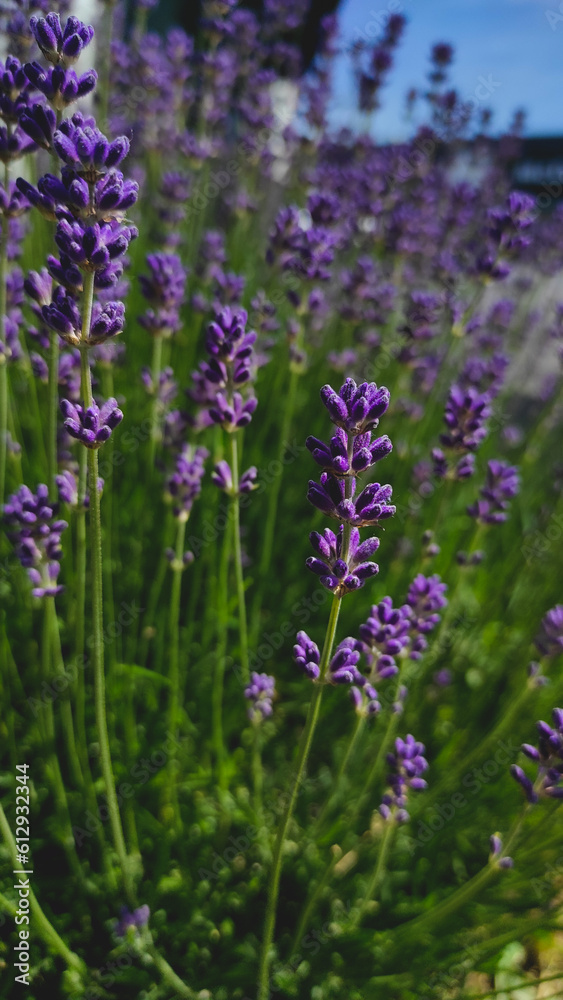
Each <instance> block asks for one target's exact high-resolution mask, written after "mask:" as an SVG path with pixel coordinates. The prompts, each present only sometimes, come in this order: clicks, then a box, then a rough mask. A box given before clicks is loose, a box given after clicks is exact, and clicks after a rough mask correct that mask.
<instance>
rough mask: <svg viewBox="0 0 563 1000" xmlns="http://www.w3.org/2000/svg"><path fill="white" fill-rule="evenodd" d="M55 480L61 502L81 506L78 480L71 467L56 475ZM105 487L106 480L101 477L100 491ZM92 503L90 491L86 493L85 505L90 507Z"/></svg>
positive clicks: (99, 482) (70, 505)
mask: <svg viewBox="0 0 563 1000" xmlns="http://www.w3.org/2000/svg"><path fill="white" fill-rule="evenodd" d="M55 482H56V484H57V489H58V491H59V503H66V504H68V506H69V507H76V508H77V507H79V506H80V498H79V496H78V480H77V478H76V476H75V475H74V473H73V472H71V471H70V470H69V469H65V470H64V472H61V474H60V475H58V476H55ZM103 488H104V481H103V479H102V478H101V477H100V478H99V479H98V493H101V492H102V490H103ZM89 503H90V497H89V496H88V491H87V490H86V493H85V495H84V507H86V508H87V507H88V506H89Z"/></svg>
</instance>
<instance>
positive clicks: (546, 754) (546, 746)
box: [510, 708, 563, 804]
mask: <svg viewBox="0 0 563 1000" xmlns="http://www.w3.org/2000/svg"><path fill="white" fill-rule="evenodd" d="M552 719H553V726H549V725H548V724H547V722H538V723H536V728H537V730H538V734H539V736H538V746H537V747H535V746H533V745H532V744H531V743H523V744H522V752H523V753H524V754H525V755H526V757H529V759H530V760H532V761H534V763H536V764H537V765H538V773H537V777H536V780H535V781H534V782H532V781H531V780H530V778H529V777H528V775H527V774H526V772H525V771H524V770H523V769H522V768H521V767H519V766H518V764H513V765H512V767H511V768H510V773H511V775H512V777H513V778H515V779H516V781H518V783H519V784H520V785H522V788H523V789H524V794H525V795H526V798H527V799H528V802H530V803H531V804H535V803H536V802H538V801H539V799H540V798H542V797H544V796H547V797H548V798H554V799H563V784H562V782H563V709H562V708H554V709H553V712H552Z"/></svg>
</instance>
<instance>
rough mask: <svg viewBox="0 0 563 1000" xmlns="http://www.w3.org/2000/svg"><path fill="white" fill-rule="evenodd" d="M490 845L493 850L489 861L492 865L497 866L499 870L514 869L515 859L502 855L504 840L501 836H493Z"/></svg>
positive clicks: (496, 834)
mask: <svg viewBox="0 0 563 1000" xmlns="http://www.w3.org/2000/svg"><path fill="white" fill-rule="evenodd" d="M489 844H490V849H491V853H490V858H489V860H490V862H491V864H494V865H496V866H497V868H514V861H513V859H512V858H509V857H507V856H506V855H504V854H503V853H502V840H501V837H500V834H498V833H493V834H491V836H490V838H489Z"/></svg>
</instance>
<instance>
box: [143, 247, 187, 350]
mask: <svg viewBox="0 0 563 1000" xmlns="http://www.w3.org/2000/svg"><path fill="white" fill-rule="evenodd" d="M147 266H148V268H149V272H150V273H149V275H143V274H142V275H140V276H139V284H140V286H141V291H142V293H143V296H144V297H145V299H146V300H147V302H148V303H149V306H150V308H149V309H148V310H147V311H146V312H145V313H144V314H143V315H142V316H140V317H139V322H140V324H141V326H143V327H144V328H145V329H146V330H148V331H149V333H151V334H153V336H159V337H170V336H171V335H172V334H173V333H175V332H176V331H177V330H179V329H180V326H181V321H180V306H181V305H182V303H183V301H184V290H185V285H186V278H187V270H186V268H185V267H184V266H183V264H182V262H181V260H180V258H179V257H178V256H177V255H176V254H173V253H152V254H148V255H147Z"/></svg>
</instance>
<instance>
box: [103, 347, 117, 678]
mask: <svg viewBox="0 0 563 1000" xmlns="http://www.w3.org/2000/svg"><path fill="white" fill-rule="evenodd" d="M102 388H103V393H104V397H105V398H106V399H111V398H112V396H113V393H114V386H113V371H112V367H111V364H104V365H103V366H102ZM105 447H106V449H107V451H106V455H105V457H107V460H108V465H109V466H110V468H114V465H113V462H112V457H113V437H111V438H110V439H109V441H108V442H107V443H106V445H105ZM103 520H104V525H103V527H104V616H105V620H106V622H113V621H114V620H115V608H114V600H113V562H112V554H111V553H112V520H113V490H112V489H108V490H107V491H106V497H105V502H104V510H103ZM116 641H117V640H116V639H113V640H112V642H110V643H108V644H107V646H108V653H109V660H110V668H111V667H113V666H114V664H115V661H116V650H115V645H116ZM120 662H121V659H120Z"/></svg>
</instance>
